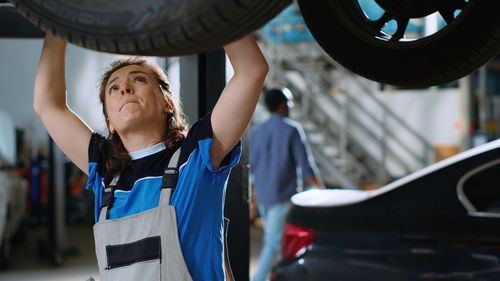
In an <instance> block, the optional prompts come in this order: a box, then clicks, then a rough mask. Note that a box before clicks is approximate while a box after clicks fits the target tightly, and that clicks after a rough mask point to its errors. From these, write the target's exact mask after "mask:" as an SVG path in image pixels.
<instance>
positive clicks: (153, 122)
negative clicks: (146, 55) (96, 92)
mask: <svg viewBox="0 0 500 281" xmlns="http://www.w3.org/2000/svg"><path fill="white" fill-rule="evenodd" d="M104 101H105V106H106V112H107V115H108V116H107V117H108V127H109V130H110V132H111V133H113V132H115V131H117V132H118V133H121V132H125V131H129V130H134V129H140V130H144V129H149V128H153V129H158V130H163V129H164V126H165V114H166V113H167V112H169V111H172V109H171V106H169V105H168V104H167V101H166V100H165V97H164V96H163V92H162V91H161V90H160V87H159V85H158V82H157V80H156V78H155V76H154V75H153V73H152V72H151V71H150V70H149V69H147V68H146V67H144V66H141V65H129V66H125V67H123V68H120V69H118V70H116V71H115V72H113V74H111V76H110V78H109V80H108V82H107V84H106V88H105V97H104Z"/></svg>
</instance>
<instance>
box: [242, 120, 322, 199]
mask: <svg viewBox="0 0 500 281" xmlns="http://www.w3.org/2000/svg"><path fill="white" fill-rule="evenodd" d="M250 165H251V170H252V177H253V185H254V188H255V191H256V193H257V198H258V201H259V204H261V205H263V206H269V205H271V204H274V203H278V202H284V201H288V200H289V199H290V197H291V196H292V195H293V194H295V193H296V192H297V186H298V182H300V181H302V180H303V179H305V178H308V177H310V176H312V175H314V170H315V169H316V167H315V166H314V161H313V159H312V154H311V153H310V149H309V147H308V145H307V142H306V136H305V133H304V130H303V128H302V126H301V125H300V124H298V123H297V122H295V121H292V120H290V119H288V118H286V117H283V116H280V115H278V114H272V115H271V117H270V118H269V119H268V120H267V121H266V122H264V123H263V124H261V125H260V126H258V127H257V128H255V129H254V130H253V131H252V133H251V135H250ZM299 180H300V181H299Z"/></svg>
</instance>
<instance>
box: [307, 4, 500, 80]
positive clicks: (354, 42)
mask: <svg viewBox="0 0 500 281" xmlns="http://www.w3.org/2000/svg"><path fill="white" fill-rule="evenodd" d="M357 1H358V0H315V1H310V0H299V1H298V2H299V6H300V9H301V12H302V15H303V17H304V20H305V22H306V25H307V27H308V28H309V29H310V31H311V33H312V34H313V36H314V38H315V39H316V41H317V42H318V43H319V45H320V46H321V47H322V48H323V49H324V50H325V51H326V52H327V53H328V54H329V55H330V56H331V57H332V58H333V59H334V60H336V61H337V62H339V63H340V64H341V65H343V66H344V67H346V68H347V69H349V70H351V71H353V72H355V73H357V74H360V75H362V76H364V77H366V78H369V79H371V80H375V81H378V82H381V83H387V84H392V85H397V86H402V87H417V88H420V87H427V86H431V85H437V84H443V83H447V82H451V81H453V80H456V79H458V78H461V77H463V76H465V75H467V74H469V73H471V72H472V71H474V70H475V69H477V68H478V67H480V66H481V65H483V64H484V63H486V62H487V61H488V60H490V59H491V58H493V57H494V56H495V55H496V54H497V53H498V50H499V49H500V17H498V10H500V2H499V1H484V0H469V2H468V3H467V4H466V6H465V8H464V9H463V11H462V14H461V15H460V16H457V17H456V18H455V19H453V21H450V23H449V24H448V25H447V26H446V27H445V28H443V29H441V30H439V31H438V32H436V33H434V34H432V35H430V36H427V37H423V38H421V39H418V40H414V41H406V42H405V41H401V42H396V43H394V42H384V41H383V40H380V38H377V37H376V36H373V34H370V31H369V30H368V28H367V27H366V22H367V21H366V17H365V16H364V15H362V12H359V13H357V14H353V13H352V10H353V7H354V6H353V5H355V4H353V3H358V2H357ZM452 2H453V1H452ZM401 3H405V2H401ZM358 5H359V4H358ZM403 5H405V4H403ZM358 7H359V6H358ZM371 32H373V30H371ZM363 34H365V35H366V36H364V35H363ZM370 35H371V36H370Z"/></svg>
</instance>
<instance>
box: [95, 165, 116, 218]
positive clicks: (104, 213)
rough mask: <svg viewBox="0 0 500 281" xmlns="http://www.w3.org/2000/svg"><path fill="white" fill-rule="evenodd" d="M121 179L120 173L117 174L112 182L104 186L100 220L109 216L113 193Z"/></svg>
mask: <svg viewBox="0 0 500 281" xmlns="http://www.w3.org/2000/svg"><path fill="white" fill-rule="evenodd" d="M119 179H120V175H116V176H115V177H114V178H113V180H112V181H111V183H110V184H109V185H108V186H106V187H105V188H104V193H103V195H102V198H101V211H100V214H99V222H101V221H104V220H105V219H107V218H109V209H111V206H112V205H113V193H114V192H115V189H116V184H117V183H118V180H119Z"/></svg>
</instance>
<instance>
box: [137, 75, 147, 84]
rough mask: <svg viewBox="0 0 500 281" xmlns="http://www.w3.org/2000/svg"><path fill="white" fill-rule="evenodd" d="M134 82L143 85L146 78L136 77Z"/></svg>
mask: <svg viewBox="0 0 500 281" xmlns="http://www.w3.org/2000/svg"><path fill="white" fill-rule="evenodd" d="M135 81H137V82H141V83H144V82H146V78H144V77H141V76H138V77H136V78H135Z"/></svg>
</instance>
